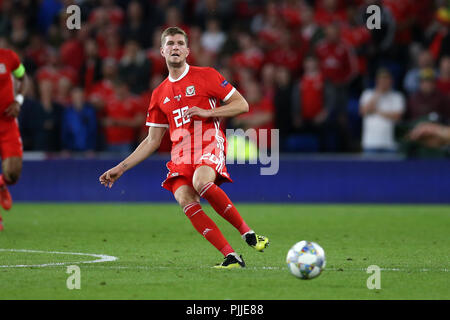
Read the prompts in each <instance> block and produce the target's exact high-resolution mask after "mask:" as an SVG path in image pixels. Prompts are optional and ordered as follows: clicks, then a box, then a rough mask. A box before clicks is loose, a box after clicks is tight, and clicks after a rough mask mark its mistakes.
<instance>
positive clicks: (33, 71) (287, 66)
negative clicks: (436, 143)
mask: <svg viewBox="0 0 450 320" xmlns="http://www.w3.org/2000/svg"><path fill="white" fill-rule="evenodd" d="M71 4H76V5H79V7H80V9H81V29H80V30H68V28H67V27H66V19H67V17H68V15H67V14H66V10H65V9H66V8H67V7H68V6H69V5H71ZM371 4H376V5H378V6H379V7H380V8H381V29H379V30H377V29H374V30H369V29H368V28H367V26H366V20H367V18H368V14H366V8H367V6H368V5H371ZM0 7H1V14H0V46H1V47H8V48H11V49H13V50H14V51H16V52H17V53H18V54H19V56H20V58H21V61H22V62H23V63H24V65H25V67H26V70H27V75H28V77H29V79H30V80H31V81H30V86H29V90H28V93H27V94H26V99H25V102H24V104H23V106H22V111H21V115H20V118H19V123H20V129H21V133H22V139H23V144H24V151H25V154H24V168H23V173H22V177H21V180H20V181H19V183H18V184H17V185H16V186H14V187H12V188H11V192H12V194H13V197H14V199H15V200H16V201H19V202H20V201H170V200H171V194H169V193H168V192H167V191H165V190H163V189H162V188H161V187H160V182H161V181H162V180H163V179H164V177H165V175H166V172H165V166H164V163H165V161H167V160H168V153H167V152H168V151H169V150H170V145H169V143H168V139H167V137H166V139H165V140H164V142H163V144H162V146H161V149H160V150H159V152H158V154H157V155H156V156H154V157H152V158H150V159H149V160H147V161H146V162H145V163H143V164H141V165H140V166H139V167H137V168H135V169H133V170H131V171H130V172H128V173H127V174H126V175H125V176H124V177H123V178H122V179H121V181H119V182H118V183H117V184H116V186H115V187H114V188H113V190H110V191H106V190H104V189H103V188H102V187H101V185H100V184H99V183H98V176H99V175H100V174H101V173H102V172H103V171H105V170H106V169H108V168H109V167H110V166H111V165H114V164H116V163H117V162H118V161H120V159H122V158H123V157H124V156H125V155H126V154H127V153H128V152H129V151H131V150H133V148H134V147H135V146H136V145H137V144H138V143H139V142H140V141H141V140H142V139H143V137H144V136H145V134H146V130H147V129H146V127H145V126H144V122H145V115H146V111H147V106H148V103H149V99H150V96H151V92H152V89H153V88H155V87H156V86H157V85H158V84H159V83H160V82H161V81H162V80H163V79H164V78H165V77H166V76H167V73H166V69H165V65H164V60H163V58H162V57H161V56H160V54H159V46H160V33H161V31H162V30H163V29H164V28H165V27H167V26H174V25H177V26H180V27H182V28H183V29H184V30H186V31H187V33H188V35H189V37H190V39H189V46H190V48H191V54H190V56H189V58H188V63H190V64H192V65H198V66H212V67H215V68H216V69H217V70H219V71H220V72H221V73H222V74H223V75H224V76H225V77H226V79H227V80H228V81H229V82H231V83H232V84H233V85H234V86H235V87H236V88H237V89H238V90H239V91H240V92H241V93H242V94H243V95H244V96H245V97H246V98H247V100H248V101H249V104H250V108H251V112H250V113H249V114H248V115H247V116H246V117H240V118H238V119H234V120H229V121H227V122H223V128H224V129H225V128H244V129H245V128H250V127H254V128H267V129H271V128H277V129H279V130H280V151H281V157H280V164H279V167H280V170H279V172H278V174H277V175H274V176H261V175H260V174H259V169H260V167H261V166H263V165H261V164H259V165H245V166H244V165H230V166H229V172H230V174H231V176H232V177H233V178H234V180H235V183H234V186H231V185H228V186H226V187H225V189H226V191H227V192H228V193H229V195H230V198H231V199H235V200H236V201H252V202H264V201H276V202H348V203H354V202H371V203H374V202H384V203H408V202H414V203H416V202H420V203H449V202H450V195H449V193H448V190H449V189H450V186H449V183H450V170H449V169H450V166H449V162H448V154H449V153H448V148H445V147H439V148H430V147H429V146H424V145H422V144H417V143H412V142H411V141H408V139H406V138H405V135H406V134H407V133H408V132H409V131H410V130H411V129H412V128H413V127H414V126H416V125H417V123H418V122H421V121H434V122H438V123H441V124H443V125H446V124H448V122H449V120H450V103H449V99H450V34H449V32H448V29H449V25H450V15H449V10H450V8H449V7H448V3H447V2H446V1H431V0H423V1H413V0H383V1H364V0H353V1H351V0H316V1H313V0H309V1H307V0H304V1H288V0H285V1H257V0H254V1H244V0H231V1H218V0H185V1H183V0H179V1H169V0H166V1H151V0H147V1H145V0H142V1H120V0H117V1H114V0H103V1H89V0H85V1H57V0H42V1H31V0H30V1H26V0H25V1H12V0H1V1H0ZM330 29H334V31H338V33H337V38H336V40H335V42H334V43H330V42H329V39H328V38H327V34H328V33H329V32H332V31H333V30H331V31H330ZM336 52H337V53H339V54H338V56H339V57H341V59H342V60H339V59H337V60H336V59H335V58H333V55H334V54H335V53H336ZM424 56H425V58H423V57H424ZM420 57H422V58H420ZM308 59H312V60H315V61H316V62H317V64H318V67H319V68H320V69H321V70H322V71H321V76H320V78H319V80H318V83H319V86H318V87H317V86H314V83H310V82H307V81H306V80H307V79H305V61H308ZM330 61H331V62H330ZM330 63H331V64H335V65H337V67H335V68H334V69H333V68H329V66H330ZM380 68H382V69H383V70H385V71H387V72H389V73H390V74H391V76H392V78H393V89H394V90H396V91H397V92H399V93H400V94H401V95H402V96H403V97H404V100H405V102H406V103H405V112H404V113H403V115H402V119H401V120H400V121H398V122H397V124H396V136H395V138H396V141H397V143H398V150H397V151H395V152H387V153H386V152H383V153H377V152H370V153H369V152H365V151H364V150H363V149H362V147H361V134H362V117H361V115H360V113H359V99H360V97H361V95H362V93H363V92H364V90H366V89H368V88H372V87H373V86H374V84H375V76H376V74H377V71H378V70H380ZM426 69H431V70H432V71H433V76H432V80H433V82H434V84H435V86H436V89H435V92H434V93H433V95H431V96H430V97H432V98H430V99H427V98H426V97H425V98H424V97H423V96H420V92H418V89H417V88H416V87H414V84H415V85H417V83H418V81H419V77H420V74H422V73H421V72H422V71H424V70H426ZM305 88H307V89H305ZM437 97H439V99H438V98H437ZM417 101H421V103H422V104H421V105H420V106H419V107H420V112H415V111H416V109H417V106H416V105H417ZM300 105H302V106H303V108H301V107H300ZM413 111H414V112H413ZM117 118H124V119H125V120H126V121H127V125H128V127H127V128H123V127H122V128H120V127H117V126H116V125H114V121H115V119H117ZM252 123H253V124H254V123H257V125H251V124H252Z"/></svg>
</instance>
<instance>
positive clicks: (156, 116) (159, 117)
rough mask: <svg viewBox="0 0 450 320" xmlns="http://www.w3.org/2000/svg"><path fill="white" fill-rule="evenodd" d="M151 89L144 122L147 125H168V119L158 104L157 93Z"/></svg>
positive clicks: (165, 126) (166, 126)
mask: <svg viewBox="0 0 450 320" xmlns="http://www.w3.org/2000/svg"><path fill="white" fill-rule="evenodd" d="M155 92H156V91H153V93H152V97H151V99H150V105H149V107H148V112H147V120H146V122H145V124H146V125H147V126H149V127H164V128H168V127H169V121H168V120H167V117H166V115H165V113H164V112H162V111H161V109H160V108H159V104H158V95H157V94H156V93H155Z"/></svg>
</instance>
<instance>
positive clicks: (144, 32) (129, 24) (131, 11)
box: [122, 0, 152, 48]
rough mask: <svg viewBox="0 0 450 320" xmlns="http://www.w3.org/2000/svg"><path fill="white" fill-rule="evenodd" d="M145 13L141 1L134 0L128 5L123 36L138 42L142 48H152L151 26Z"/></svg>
mask: <svg viewBox="0 0 450 320" xmlns="http://www.w3.org/2000/svg"><path fill="white" fill-rule="evenodd" d="M144 14H145V11H144V7H143V6H142V4H141V2H140V1H137V0H132V1H130V2H129V3H128V6H127V14H126V22H125V24H124V25H123V27H122V36H123V38H125V39H134V40H136V41H137V42H138V43H139V45H140V46H141V47H142V48H148V47H149V46H150V40H151V38H150V37H149V34H150V33H151V30H152V28H151V26H150V25H149V23H147V21H146V19H145V17H144Z"/></svg>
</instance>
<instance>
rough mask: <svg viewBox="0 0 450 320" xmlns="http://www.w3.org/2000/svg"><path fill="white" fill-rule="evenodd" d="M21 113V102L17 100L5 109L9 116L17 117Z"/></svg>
mask: <svg viewBox="0 0 450 320" xmlns="http://www.w3.org/2000/svg"><path fill="white" fill-rule="evenodd" d="M19 113H20V104H19V103H18V102H17V101H14V102H13V103H11V104H10V105H9V106H8V108H6V110H5V115H6V116H7V117H12V118H17V117H18V116H19Z"/></svg>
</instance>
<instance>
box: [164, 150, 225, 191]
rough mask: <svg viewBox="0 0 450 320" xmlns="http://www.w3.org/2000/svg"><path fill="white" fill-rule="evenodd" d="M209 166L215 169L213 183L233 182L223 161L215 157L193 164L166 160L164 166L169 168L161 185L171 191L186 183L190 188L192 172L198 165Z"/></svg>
mask: <svg viewBox="0 0 450 320" xmlns="http://www.w3.org/2000/svg"><path fill="white" fill-rule="evenodd" d="M205 165H206V166H209V167H211V168H213V169H214V171H216V173H217V176H216V181H215V184H217V185H221V184H222V183H224V182H233V180H232V179H231V178H230V175H229V174H228V172H227V168H226V166H225V163H218V162H217V161H216V159H214V158H213V159H202V160H201V162H200V163H195V164H175V163H174V162H173V161H169V162H167V164H166V166H167V169H168V170H169V173H168V174H167V178H166V180H164V181H163V183H162V184H161V186H162V187H163V188H165V189H167V190H169V191H170V192H172V193H175V191H176V190H177V189H178V188H179V187H181V186H183V185H188V186H191V187H192V188H193V187H194V186H193V185H192V178H193V176H194V172H195V170H196V169H197V168H198V167H201V166H205Z"/></svg>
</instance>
